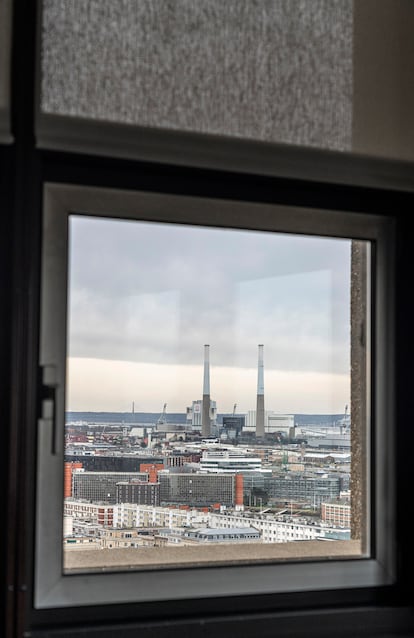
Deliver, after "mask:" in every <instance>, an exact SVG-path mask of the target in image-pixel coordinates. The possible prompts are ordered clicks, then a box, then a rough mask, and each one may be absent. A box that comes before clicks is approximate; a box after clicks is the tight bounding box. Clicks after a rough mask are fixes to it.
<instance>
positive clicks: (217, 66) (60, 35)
mask: <svg viewBox="0 0 414 638" xmlns="http://www.w3.org/2000/svg"><path fill="white" fill-rule="evenodd" d="M352 34H353V0H71V1H70V2H68V0H44V2H43V18H42V44H41V70H42V78H41V112H42V113H44V114H56V115H64V116H74V117H82V118H92V119H94V120H103V121H112V122H119V123H124V124H135V125H140V126H145V127H156V128H164V129H170V130H171V129H173V130H183V131H197V132H203V133H212V134H222V135H227V136H233V137H242V138H247V139H256V140H268V141H272V142H282V143H288V144H297V145H307V146H316V147H323V148H330V149H337V150H347V149H350V147H351V134H352V85H353V79H352V76H353V59H352V46H353V43H352V40H353V36H352Z"/></svg>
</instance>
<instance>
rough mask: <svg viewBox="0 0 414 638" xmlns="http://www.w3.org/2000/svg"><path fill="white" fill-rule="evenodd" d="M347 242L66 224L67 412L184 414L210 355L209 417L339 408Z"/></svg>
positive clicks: (344, 386)
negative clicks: (260, 390) (212, 404)
mask: <svg viewBox="0 0 414 638" xmlns="http://www.w3.org/2000/svg"><path fill="white" fill-rule="evenodd" d="M350 245H351V241H350V240H346V239H332V238H321V237H309V236H306V237H302V236H293V235H281V234H276V233H264V232H257V231H255V232H252V231H240V230H230V229H217V228H197V227H189V226H181V225H174V224H159V223H156V224H154V223H153V224H151V223H148V222H131V221H120V220H112V219H93V218H88V217H82V216H71V219H70V261H69V313H68V319H69V321H68V324H69V329H68V395H67V406H66V409H67V410H68V411H128V410H129V409H130V407H131V405H132V402H134V403H135V409H136V411H143V412H157V411H161V410H162V406H163V404H164V403H167V405H168V409H169V410H170V411H171V412H184V411H185V409H186V407H187V406H188V405H191V402H192V401H193V400H197V399H201V398H202V384H203V346H204V344H205V343H209V344H210V346H211V363H210V365H211V398H212V399H214V400H215V401H217V407H218V411H220V412H231V411H232V409H233V405H234V404H235V403H236V404H237V406H238V410H239V411H248V410H250V409H255V405H256V391H257V345H258V344H259V343H263V344H264V390H265V409H266V410H273V411H276V412H282V413H284V412H288V413H301V412H302V413H304V412H314V413H341V412H343V409H344V406H345V405H346V404H348V403H349V387H350V356H349V349H350V328H349V321H350V318H349V316H350V308H349V306H350Z"/></svg>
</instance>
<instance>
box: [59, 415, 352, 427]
mask: <svg viewBox="0 0 414 638" xmlns="http://www.w3.org/2000/svg"><path fill="white" fill-rule="evenodd" d="M223 416H229V415H227V414H218V415H217V421H218V423H222V420H223ZM343 416H344V415H343V414H295V415H294V417H295V425H298V426H303V425H307V426H312V425H315V426H317V425H333V424H334V423H335V422H336V421H338V420H339V419H342V418H343ZM159 417H160V413H159V412H135V413H134V414H132V412H66V422H69V421H86V422H87V423H125V424H134V423H156V422H157V421H158V419H159ZM166 418H167V421H168V423H185V421H186V414H185V413H184V412H183V413H179V412H172V413H169V412H168V413H167V415H166Z"/></svg>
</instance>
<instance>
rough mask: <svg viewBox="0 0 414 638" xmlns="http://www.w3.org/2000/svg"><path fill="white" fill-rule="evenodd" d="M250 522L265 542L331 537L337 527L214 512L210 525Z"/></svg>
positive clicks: (227, 526)
mask: <svg viewBox="0 0 414 638" xmlns="http://www.w3.org/2000/svg"><path fill="white" fill-rule="evenodd" d="M247 524H249V525H250V526H251V527H254V528H256V529H257V530H258V531H260V532H261V535H262V542H263V543H288V542H291V541H311V540H316V539H318V538H329V537H330V534H335V533H336V532H337V529H336V528H332V527H328V526H324V525H308V524H306V523H300V522H299V521H294V520H290V521H281V520H276V519H274V518H272V517H270V516H269V517H267V516H248V517H246V516H243V515H237V514H214V513H211V514H210V516H209V525H210V526H211V527H217V528H232V527H246V525H247Z"/></svg>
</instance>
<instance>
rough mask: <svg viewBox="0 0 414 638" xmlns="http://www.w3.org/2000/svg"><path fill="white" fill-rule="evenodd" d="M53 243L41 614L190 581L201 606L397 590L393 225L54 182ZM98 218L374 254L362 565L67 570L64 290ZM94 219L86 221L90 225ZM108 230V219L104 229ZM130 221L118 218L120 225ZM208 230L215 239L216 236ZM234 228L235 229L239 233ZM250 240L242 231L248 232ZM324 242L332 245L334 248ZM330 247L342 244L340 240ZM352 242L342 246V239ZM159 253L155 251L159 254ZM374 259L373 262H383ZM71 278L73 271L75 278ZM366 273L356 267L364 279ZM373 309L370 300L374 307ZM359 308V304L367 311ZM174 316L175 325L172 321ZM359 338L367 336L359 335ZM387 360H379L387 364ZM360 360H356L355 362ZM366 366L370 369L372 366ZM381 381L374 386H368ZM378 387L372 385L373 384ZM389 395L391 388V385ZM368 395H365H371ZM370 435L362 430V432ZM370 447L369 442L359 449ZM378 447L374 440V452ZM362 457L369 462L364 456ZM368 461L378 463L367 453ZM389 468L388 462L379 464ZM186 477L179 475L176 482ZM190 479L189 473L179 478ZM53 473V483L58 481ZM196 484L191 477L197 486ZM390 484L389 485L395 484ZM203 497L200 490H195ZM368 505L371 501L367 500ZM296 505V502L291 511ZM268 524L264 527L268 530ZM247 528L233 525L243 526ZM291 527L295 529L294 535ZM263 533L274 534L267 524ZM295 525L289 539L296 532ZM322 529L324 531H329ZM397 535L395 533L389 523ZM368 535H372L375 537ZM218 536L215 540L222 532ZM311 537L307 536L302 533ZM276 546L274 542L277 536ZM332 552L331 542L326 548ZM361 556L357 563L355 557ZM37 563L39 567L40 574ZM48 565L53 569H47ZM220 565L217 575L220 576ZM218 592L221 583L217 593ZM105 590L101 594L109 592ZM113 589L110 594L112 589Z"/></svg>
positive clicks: (362, 321)
mask: <svg viewBox="0 0 414 638" xmlns="http://www.w3.org/2000/svg"><path fill="white" fill-rule="evenodd" d="M44 197H45V200H44V201H45V207H44V237H43V250H44V259H43V275H42V281H43V286H42V324H41V329H42V332H41V348H40V357H41V360H40V363H41V365H42V367H43V372H44V380H43V381H44V385H45V386H46V388H53V389H54V393H55V406H54V407H55V409H54V411H53V410H52V411H51V412H49V414H48V412H47V410H48V409H49V408H50V407H51V406H50V405H49V404H48V402H47V401H46V402H45V404H44V408H45V413H44V419H43V420H42V422H41V423H40V428H39V435H40V438H39V447H38V450H39V458H38V468H39V473H38V476H39V483H38V518H37V520H38V524H37V539H36V564H37V569H36V576H37V581H36V606H37V607H39V608H43V607H46V608H47V607H55V606H65V605H68V604H70V605H73V604H77V605H88V604H101V603H105V602H135V601H138V602H143V601H148V600H164V599H170V598H171V595H172V593H171V592H172V591H174V597H175V598H176V599H177V600H180V599H181V600H183V599H184V600H186V599H188V598H191V597H192V596H194V587H193V585H192V583H193V582H194V581H193V579H194V578H196V579H197V593H196V596H197V597H199V598H204V597H208V596H211V595H213V593H214V595H217V593H220V595H247V594H251V593H258V592H261V593H275V592H287V591H297V590H300V591H307V590H313V591H314V590H315V589H316V590H317V589H324V588H325V587H326V582H327V580H328V581H329V587H330V589H332V588H335V587H338V588H339V587H347V586H349V587H355V586H358V587H360V586H378V585H384V584H388V583H391V582H393V578H394V576H393V565H394V558H393V550H392V546H391V547H390V546H389V541H390V539H391V538H392V535H391V536H390V534H389V533H388V532H387V533H386V529H387V527H388V526H389V525H390V524H391V525H392V516H393V515H392V509H393V497H392V491H391V492H386V493H385V492H384V491H381V490H379V488H378V486H379V485H381V484H383V483H384V482H389V481H390V476H389V474H388V472H389V462H388V455H387V454H386V451H387V452H388V451H389V449H390V445H392V433H391V431H390V430H389V429H387V427H386V421H387V419H386V415H387V414H390V413H391V412H392V409H393V408H392V402H391V401H392V395H391V394H390V390H391V389H392V383H391V380H390V378H389V375H390V374H391V373H392V364H391V361H390V358H389V357H390V353H389V351H388V348H391V347H392V338H391V335H392V320H391V318H390V317H389V318H388V319H387V320H385V318H386V312H385V308H386V307H388V305H387V304H388V299H389V297H390V295H391V294H392V293H391V290H389V288H388V285H389V284H388V281H389V279H388V277H389V276H390V275H391V273H392V268H393V266H392V264H393V261H392V250H393V241H392V224H390V223H389V221H388V220H387V219H386V218H380V217H375V216H371V215H362V214H351V213H346V214H343V213H341V212H338V211H322V210H307V209H301V208H291V207H285V208H283V207H280V206H279V207H278V206H272V205H266V204H255V203H248V202H238V201H225V200H219V199H218V200H213V199H211V198H193V197H183V196H174V195H160V194H152V193H148V192H133V191H123V192H122V191H117V190H109V189H96V188H92V187H76V186H64V185H59V184H47V185H46V186H45V193H44ZM80 213H81V214H82V215H87V216H88V217H89V218H93V219H92V222H91V223H96V224H99V223H103V221H104V220H108V219H111V218H113V217H114V215H116V217H117V218H118V220H122V219H125V220H128V222H126V223H131V222H132V221H133V220H135V219H138V220H139V221H137V222H135V223H137V224H141V225H142V224H143V223H146V224H148V223H150V224H151V223H154V222H158V224H161V225H162V224H169V223H171V222H174V223H175V224H179V225H180V226H178V227H177V228H178V229H181V231H180V232H185V229H186V228H188V225H189V224H190V225H194V224H196V225H197V228H199V229H201V228H202V227H203V225H205V224H207V225H208V226H210V225H211V221H212V220H215V225H216V227H217V228H219V229H222V230H221V231H220V232H223V233H227V234H228V237H229V241H230V237H231V235H230V233H231V231H230V228H232V227H233V228H240V229H247V230H249V231H250V232H253V231H255V232H257V231H259V230H261V231H267V232H269V231H278V232H283V233H289V234H291V233H300V234H301V235H303V240H305V239H306V236H308V235H309V236H313V237H315V236H318V235H321V236H322V237H323V236H328V237H331V238H337V239H336V241H341V240H340V238H348V240H347V241H348V248H349V249H350V246H351V242H350V241H349V240H350V239H353V240H354V246H355V245H357V246H359V247H361V246H365V247H366V248H365V250H367V249H368V246H369V245H371V246H372V250H371V252H372V257H371V259H370V263H371V264H372V269H373V271H372V277H371V278H372V281H373V291H372V299H375V304H374V305H373V313H372V317H370V315H369V314H365V313H366V311H365V310H364V313H363V315H362V316H360V317H359V318H358V321H359V323H358V326H359V328H358V329H359V332H358V334H365V337H364V338H365V339H368V341H367V342H366V343H367V344H368V350H369V351H370V350H371V348H370V346H369V344H370V343H371V336H370V334H371V328H369V329H368V330H367V332H366V333H365V328H364V327H363V326H364V325H366V326H372V344H373V350H374V352H375V357H376V367H375V373H374V375H371V374H370V372H369V363H370V360H371V357H370V356H368V357H366V356H365V354H364V355H363V356H362V357H361V361H359V365H362V368H361V370H360V373H361V375H362V376H361V378H359V379H358V381H359V382H363V383H362V386H364V384H365V379H367V380H368V382H369V383H371V384H372V386H373V391H372V396H373V397H374V401H373V402H372V408H373V416H370V406H371V401H370V400H369V401H366V398H365V394H361V393H358V395H357V401H358V402H359V403H360V405H362V406H364V405H365V403H367V404H368V405H367V406H366V407H363V408H361V414H362V417H363V420H364V423H365V421H366V419H368V420H371V419H372V422H373V424H374V428H375V430H374V431H375V437H373V438H374V442H373V444H374V446H375V459H376V463H375V468H374V481H373V483H372V485H371V484H370V482H369V481H368V478H367V477H368V475H369V474H370V471H368V470H367V466H366V464H365V458H364V459H363V461H364V462H363V463H362V465H361V467H363V470H362V471H361V470H360V475H359V478H358V480H359V487H360V494H361V495H362V505H361V508H360V516H361V521H360V528H361V529H360V531H359V533H360V538H362V539H363V541H364V542H363V544H364V546H365V547H364V549H363V550H362V551H361V550H358V551H357V557H354V558H347V559H346V560H345V559H344V555H343V554H340V555H339V559H338V560H333V559H332V556H330V560H329V561H326V560H325V561H324V560H323V559H322V560H317V561H316V562H313V561H310V562H309V561H305V562H304V560H303V559H302V562H300V563H298V562H296V561H293V562H289V563H286V562H280V561H276V562H275V561H272V560H269V557H268V556H267V557H266V559H265V562H264V563H263V560H262V561H259V562H255V561H253V562H250V561H249V562H248V564H243V565H236V564H233V565H229V564H228V563H227V565H226V569H223V568H220V567H214V566H212V565H210V566H209V568H208V569H204V570H203V569H200V568H199V567H195V566H192V567H190V568H183V569H181V570H180V586H179V587H177V571H176V569H162V571H159V569H149V570H148V569H145V568H144V571H142V570H141V571H139V570H136V571H134V572H133V573H131V571H130V570H129V571H128V572H127V573H119V574H113V573H110V574H108V573H105V574H102V573H92V574H91V573H89V574H87V575H86V576H84V575H82V574H79V573H77V574H76V575H73V574H72V575H70V576H68V575H64V574H62V531H61V527H60V526H58V525H56V517H57V515H58V513H60V514H59V516H60V519H61V520H62V516H61V513H62V493H63V489H61V485H60V483H59V481H56V477H57V476H62V480H63V469H62V468H63V455H64V439H63V433H64V414H65V386H66V378H65V373H66V347H67V345H66V330H65V326H66V323H67V321H66V313H67V301H66V282H67V263H68V258H67V255H68V219H69V220H70V219H72V220H73V221H71V222H70V224H71V225H72V228H73V225H76V223H77V222H78V221H79V220H80V221H82V217H79V214H80ZM83 219H85V218H83ZM106 223H108V221H107V222H106ZM117 223H121V222H119V221H118V222H117ZM122 223H125V222H122ZM211 230H213V229H210V231H209V232H211ZM233 232H234V231H233ZM240 232H242V231H240ZM325 241H327V240H325ZM330 241H334V239H331V240H330ZM342 241H343V240H342ZM152 249H153V248H152ZM374 257H375V258H374ZM72 272H73V271H72ZM360 272H361V269H360V268H359V269H358V273H360ZM370 305H371V304H370ZM359 308H361V304H360V305H359ZM52 309H53V310H52ZM172 316H173V315H172V314H171V318H172ZM361 330H362V333H361ZM381 362H382V363H381ZM354 363H355V361H354ZM364 366H365V367H366V370H363V368H364ZM371 377H372V378H371ZM368 385H369V384H368ZM385 387H387V392H385V391H384V388H385ZM364 392H365V390H364ZM362 431H364V429H363V428H362ZM360 443H361V444H362V441H360ZM370 445H371V444H369V445H368V444H367V448H368V447H369V446H370ZM364 457H365V455H364ZM368 460H369V456H368ZM378 461H380V462H378ZM179 476H180V475H179ZM181 476H182V475H181ZM52 477H53V480H52ZM190 480H193V484H194V478H192V479H190ZM389 485H390V486H391V484H389ZM193 491H194V490H193ZM367 492H369V495H370V499H369V501H368V504H367V505H364V503H365V494H366V493H367ZM291 507H292V504H291ZM263 525H264V523H263ZM242 526H243V521H242V520H239V521H238V523H237V525H236V524H234V525H231V527H242ZM289 527H290V529H289ZM263 529H265V528H263ZM292 529H293V528H292V527H291V525H290V526H289V525H288V531H287V539H290V538H291V537H292V536H289V534H290V535H292V534H293V532H292ZM321 529H322V528H320V527H318V528H316V531H318V530H319V533H320V532H321ZM388 529H389V527H388ZM371 534H372V535H373V536H372V537H371ZM214 536H215V537H216V540H217V533H216V534H213V537H214ZM305 537H306V536H305ZM267 538H271V535H270V533H269V534H267ZM328 545H329V544H328ZM327 551H328V555H329V550H322V549H320V550H318V551H317V554H316V555H317V556H321V554H322V556H324V555H326V552H327ZM358 554H359V555H358ZM40 565H42V568H41V569H40ZM45 566H46V567H45ZM217 569H219V570H220V572H219V574H220V578H218V572H217V571H216V570H217ZM213 584H214V585H213ZM103 588H104V589H103ZM105 592H108V593H105Z"/></svg>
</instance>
